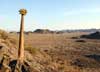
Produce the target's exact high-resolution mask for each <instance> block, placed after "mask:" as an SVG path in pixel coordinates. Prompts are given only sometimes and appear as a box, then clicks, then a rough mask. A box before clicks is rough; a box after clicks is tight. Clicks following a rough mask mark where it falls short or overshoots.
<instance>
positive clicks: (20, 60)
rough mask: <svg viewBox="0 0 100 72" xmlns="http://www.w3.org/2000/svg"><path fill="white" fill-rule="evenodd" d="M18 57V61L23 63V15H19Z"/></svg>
mask: <svg viewBox="0 0 100 72" xmlns="http://www.w3.org/2000/svg"><path fill="white" fill-rule="evenodd" d="M18 59H19V62H20V63H23V60H24V15H21V26H20V37H19V50H18Z"/></svg>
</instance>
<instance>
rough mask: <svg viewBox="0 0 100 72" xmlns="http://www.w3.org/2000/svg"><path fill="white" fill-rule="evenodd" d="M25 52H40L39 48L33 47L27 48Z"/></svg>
mask: <svg viewBox="0 0 100 72" xmlns="http://www.w3.org/2000/svg"><path fill="white" fill-rule="evenodd" d="M25 50H26V51H28V52H29V53H31V54H36V53H37V52H38V51H39V50H38V49H37V48H33V47H31V46H27V47H25Z"/></svg>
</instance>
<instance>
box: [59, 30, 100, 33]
mask: <svg viewBox="0 0 100 72" xmlns="http://www.w3.org/2000/svg"><path fill="white" fill-rule="evenodd" d="M96 31H100V29H78V30H61V31H58V32H62V33H66V32H69V33H70V32H96Z"/></svg>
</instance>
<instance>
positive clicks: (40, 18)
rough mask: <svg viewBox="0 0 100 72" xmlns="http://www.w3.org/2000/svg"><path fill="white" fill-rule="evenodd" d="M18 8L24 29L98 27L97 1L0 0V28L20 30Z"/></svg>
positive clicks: (99, 17)
mask: <svg viewBox="0 0 100 72" xmlns="http://www.w3.org/2000/svg"><path fill="white" fill-rule="evenodd" d="M21 8H25V9H27V11H28V13H27V15H26V16H25V30H26V31H27V30H34V29H37V28H44V29H47V28H48V29H52V30H61V29H86V28H100V0H0V28H1V29H5V30H8V31H10V30H19V25H20V15H19V12H18V10H19V9H21Z"/></svg>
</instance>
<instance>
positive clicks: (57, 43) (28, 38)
mask: <svg viewBox="0 0 100 72" xmlns="http://www.w3.org/2000/svg"><path fill="white" fill-rule="evenodd" d="M84 34H85V35H87V34H89V33H88V32H72V33H62V34H39V33H33V34H32V33H30V34H25V50H26V51H28V52H29V53H31V54H32V57H33V59H35V58H36V60H35V61H36V62H37V63H36V64H34V65H33V68H35V69H36V72H100V40H99V39H84V38H79V37H80V35H84ZM10 35H11V36H12V37H15V38H16V39H17V40H18V34H13V33H12V34H10ZM37 57H38V58H37ZM39 67H40V68H39Z"/></svg>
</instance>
